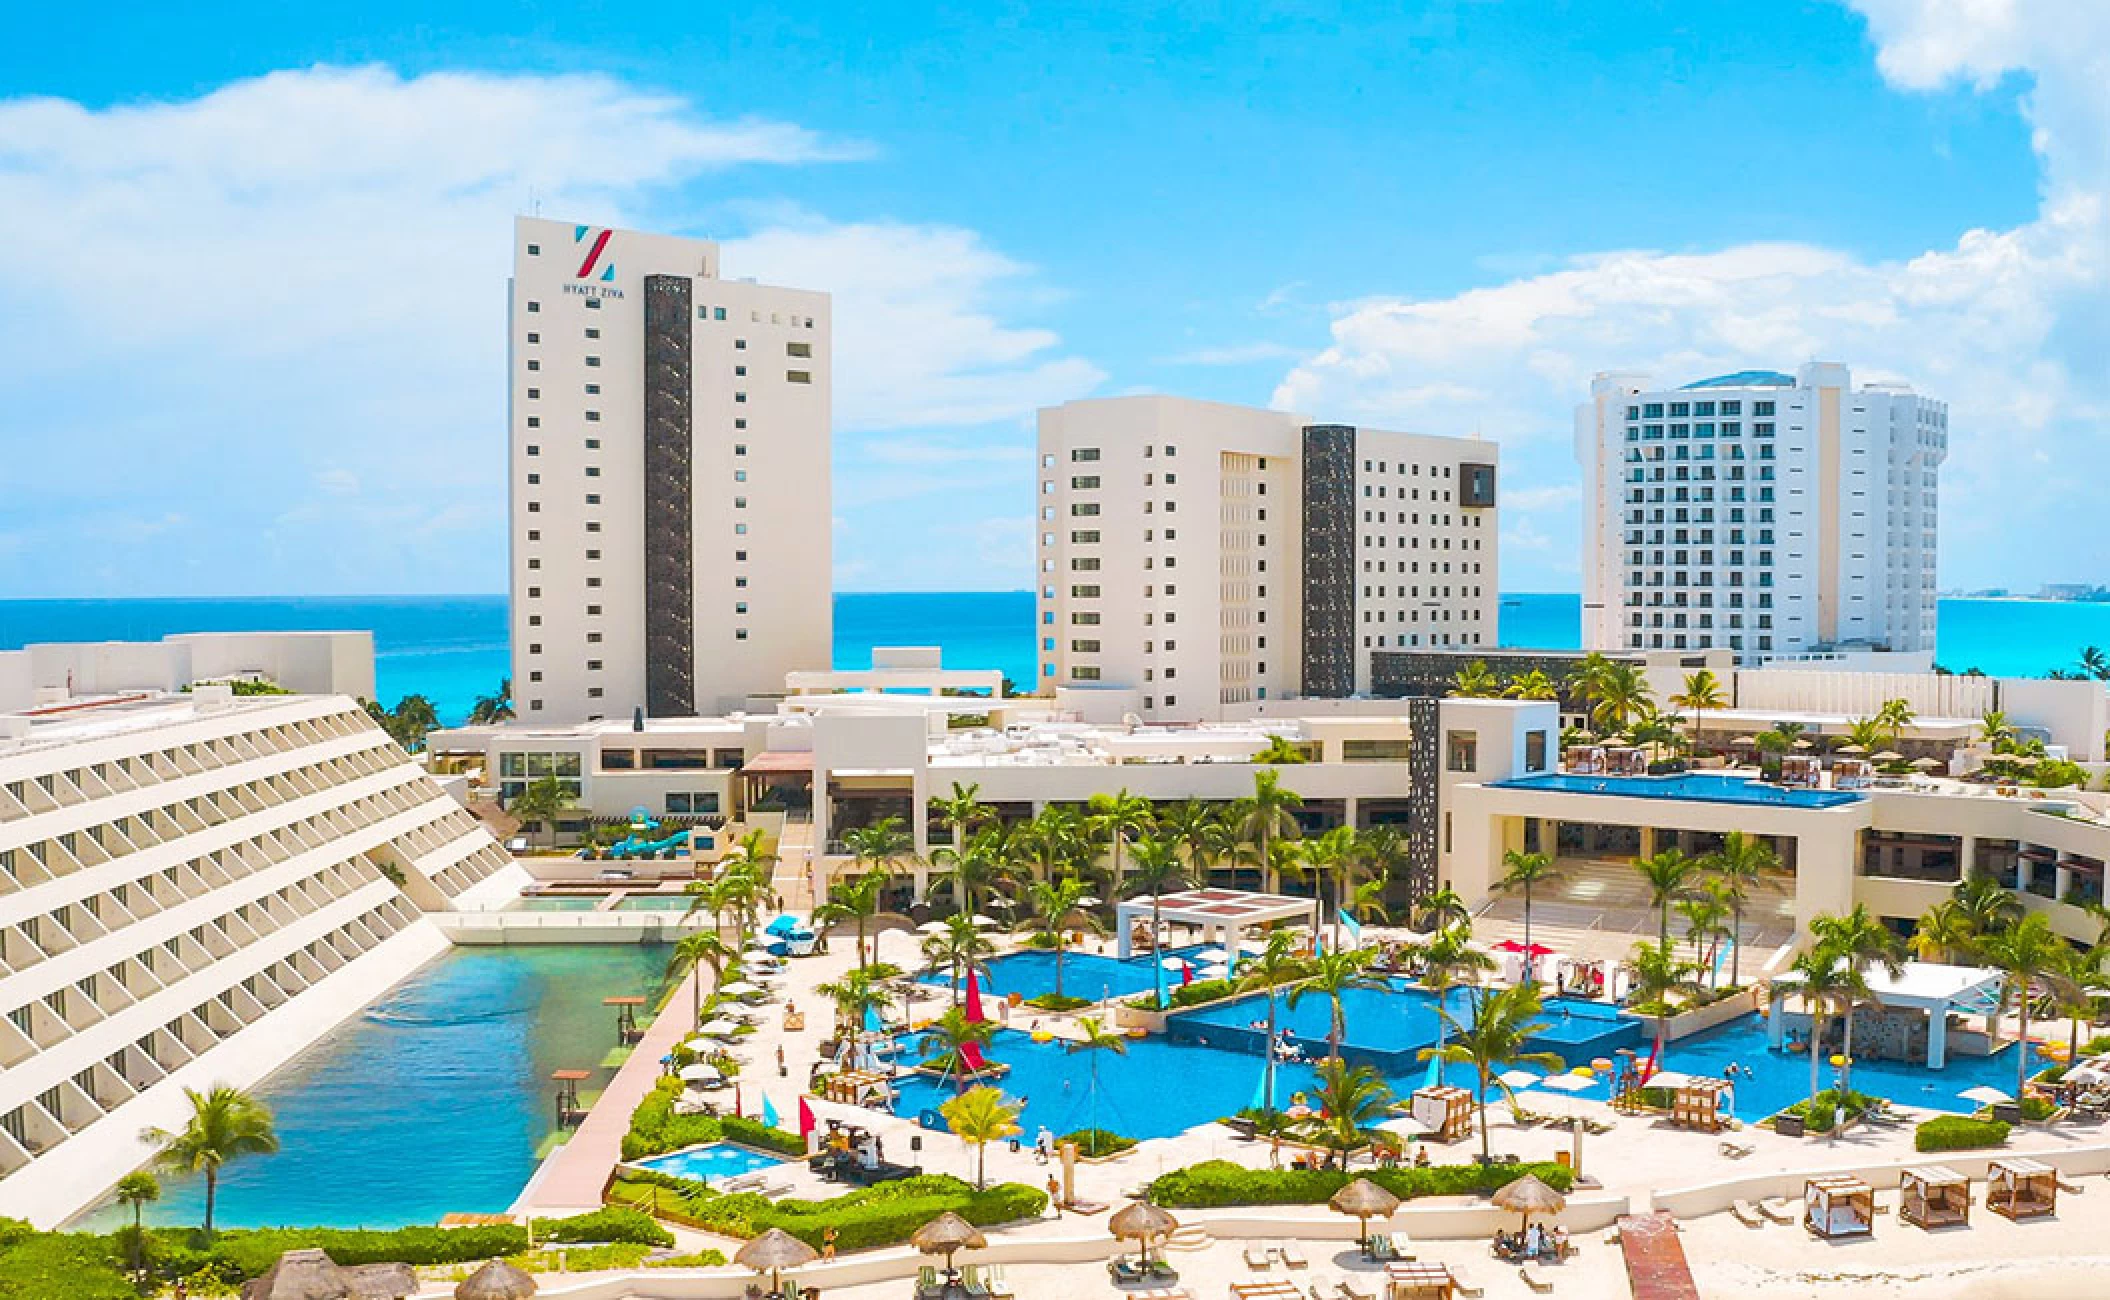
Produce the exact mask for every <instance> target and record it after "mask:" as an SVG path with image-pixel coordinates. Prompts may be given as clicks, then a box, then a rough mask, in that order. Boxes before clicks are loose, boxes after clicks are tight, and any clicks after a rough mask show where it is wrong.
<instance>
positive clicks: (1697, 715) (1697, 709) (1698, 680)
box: [1670, 668, 1729, 749]
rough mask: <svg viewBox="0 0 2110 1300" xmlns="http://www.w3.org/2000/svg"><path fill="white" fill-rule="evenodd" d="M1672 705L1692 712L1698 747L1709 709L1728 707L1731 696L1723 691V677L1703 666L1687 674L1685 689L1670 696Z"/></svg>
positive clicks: (1693, 733)
mask: <svg viewBox="0 0 2110 1300" xmlns="http://www.w3.org/2000/svg"><path fill="white" fill-rule="evenodd" d="M1670 706H1671V707H1672V708H1674V709H1680V710H1689V711H1690V712H1691V713H1692V743H1693V748H1694V749H1698V748H1699V744H1700V731H1701V729H1702V728H1703V727H1704V726H1705V717H1706V713H1707V710H1709V709H1726V708H1728V707H1729V697H1728V696H1727V695H1726V694H1724V693H1723V691H1722V681H1721V678H1719V677H1716V676H1715V675H1714V673H1713V672H1711V671H1710V670H1708V669H1705V668H1702V669H1700V670H1699V671H1698V672H1695V673H1688V674H1687V675H1686V677H1685V689H1684V690H1682V691H1680V692H1678V693H1677V694H1676V695H1673V696H1671V697H1670Z"/></svg>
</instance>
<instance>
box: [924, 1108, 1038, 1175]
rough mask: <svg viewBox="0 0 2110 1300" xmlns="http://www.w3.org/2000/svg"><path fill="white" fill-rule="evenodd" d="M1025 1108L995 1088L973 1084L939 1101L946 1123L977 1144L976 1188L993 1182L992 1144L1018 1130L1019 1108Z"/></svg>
mask: <svg viewBox="0 0 2110 1300" xmlns="http://www.w3.org/2000/svg"><path fill="white" fill-rule="evenodd" d="M1024 1109H1025V1107H1024V1106H1022V1105H1020V1104H1018V1103H1016V1102H1013V1101H1011V1100H1010V1099H1008V1098H1006V1097H1005V1096H1004V1094H1003V1093H1002V1092H1000V1091H998V1090H997V1089H995V1088H969V1089H968V1090H967V1091H965V1092H963V1093H961V1094H960V1095H959V1096H957V1097H952V1098H948V1099H947V1100H945V1101H943V1102H940V1103H939V1104H938V1113H939V1114H940V1115H943V1116H944V1117H945V1127H947V1128H949V1129H951V1130H952V1132H953V1135H954V1136H955V1137H957V1138H959V1139H960V1140H961V1141H962V1142H965V1143H967V1145H969V1146H971V1147H973V1148H974V1187H975V1190H976V1191H980V1190H982V1189H983V1188H985V1187H987V1186H988V1185H989V1180H988V1178H987V1176H986V1175H987V1172H988V1171H987V1162H988V1157H989V1144H990V1143H991V1142H1001V1141H1003V1140H1004V1139H1005V1138H1007V1137H1010V1136H1012V1135H1013V1134H1015V1133H1017V1132H1018V1131H1019V1128H1018V1116H1019V1112H1020V1111H1022V1110H1024Z"/></svg>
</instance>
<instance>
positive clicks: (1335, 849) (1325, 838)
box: [1303, 826, 1356, 948]
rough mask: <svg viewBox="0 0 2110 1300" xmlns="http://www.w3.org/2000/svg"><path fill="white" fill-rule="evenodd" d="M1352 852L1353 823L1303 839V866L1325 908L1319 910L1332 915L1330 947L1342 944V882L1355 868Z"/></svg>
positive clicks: (1313, 891)
mask: <svg viewBox="0 0 2110 1300" xmlns="http://www.w3.org/2000/svg"><path fill="white" fill-rule="evenodd" d="M1355 856H1356V841H1355V828H1354V827H1353V826H1336V827H1334V828H1333V829H1332V830H1329V831H1326V832H1324V833H1322V834H1320V835H1318V836H1316V837H1314V838H1312V839H1308V840H1306V841H1304V861H1303V866H1304V870H1305V873H1306V874H1308V875H1309V876H1310V877H1311V882H1312V895H1313V897H1315V898H1317V899H1318V900H1319V903H1320V906H1321V908H1322V909H1324V910H1323V911H1322V913H1321V914H1322V915H1325V916H1328V917H1330V918H1331V923H1332V930H1331V932H1330V938H1329V939H1328V941H1327V947H1329V948H1339V947H1340V946H1341V882H1342V880H1343V879H1344V878H1345V877H1346V876H1347V875H1348V873H1349V872H1351V871H1353V870H1354V869H1355Z"/></svg>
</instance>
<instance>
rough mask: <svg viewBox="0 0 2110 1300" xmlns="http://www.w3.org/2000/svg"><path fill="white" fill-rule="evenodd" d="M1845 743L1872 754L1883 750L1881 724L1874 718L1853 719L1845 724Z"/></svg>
mask: <svg viewBox="0 0 2110 1300" xmlns="http://www.w3.org/2000/svg"><path fill="white" fill-rule="evenodd" d="M1846 742H1847V743H1848V744H1850V745H1859V746H1860V747H1861V748H1862V749H1863V750H1864V751H1866V752H1867V753H1871V754H1873V753H1875V752H1876V751H1877V750H1879V749H1881V748H1883V743H1884V741H1883V724H1882V723H1880V722H1878V721H1876V720H1875V719H1874V718H1854V719H1852V720H1850V721H1849V722H1848V723H1847V724H1846Z"/></svg>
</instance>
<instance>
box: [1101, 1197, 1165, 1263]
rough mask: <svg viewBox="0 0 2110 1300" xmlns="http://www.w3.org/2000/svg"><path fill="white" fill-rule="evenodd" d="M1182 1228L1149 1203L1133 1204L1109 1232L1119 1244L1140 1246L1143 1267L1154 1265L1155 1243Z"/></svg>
mask: <svg viewBox="0 0 2110 1300" xmlns="http://www.w3.org/2000/svg"><path fill="white" fill-rule="evenodd" d="M1179 1226H1180V1221H1179V1220H1178V1219H1175V1218H1173V1217H1172V1215H1170V1214H1169V1213H1167V1212H1166V1211H1164V1210H1163V1209H1160V1208H1159V1207H1157V1206H1155V1205H1152V1204H1151V1203H1150V1202H1148V1201H1130V1202H1129V1203H1128V1204H1127V1205H1124V1206H1122V1207H1121V1208H1120V1209H1118V1210H1115V1211H1114V1212H1113V1215H1112V1216H1111V1217H1110V1218H1108V1219H1107V1221H1106V1230H1107V1231H1108V1232H1111V1233H1112V1234H1114V1237H1115V1238H1116V1239H1117V1240H1121V1241H1133V1242H1135V1243H1136V1264H1137V1265H1138V1266H1139V1267H1140V1266H1142V1265H1144V1264H1148V1263H1149V1262H1150V1242H1151V1239H1152V1238H1154V1237H1157V1238H1162V1237H1169V1236H1171V1235H1172V1234H1173V1233H1175V1232H1177V1231H1179Z"/></svg>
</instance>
